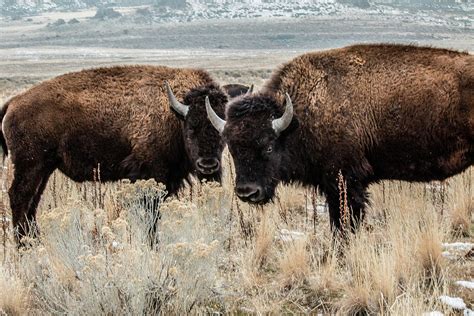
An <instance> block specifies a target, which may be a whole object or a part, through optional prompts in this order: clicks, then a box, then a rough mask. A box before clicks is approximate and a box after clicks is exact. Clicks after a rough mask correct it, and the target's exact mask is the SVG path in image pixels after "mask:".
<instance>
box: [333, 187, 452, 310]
mask: <svg viewBox="0 0 474 316" xmlns="http://www.w3.org/2000/svg"><path fill="white" fill-rule="evenodd" d="M375 197H377V196H375ZM378 203H379V201H377V200H375V201H374V207H376V206H377V205H378ZM387 205H388V207H389V210H386V211H385V212H384V216H383V217H382V219H380V218H379V221H378V222H377V223H375V224H372V225H373V226H372V227H371V231H367V230H364V229H362V230H361V231H359V232H358V233H357V234H356V235H355V236H353V238H352V239H351V241H350V243H349V245H348V248H347V249H346V252H345V261H346V264H347V268H348V272H349V273H350V276H351V281H350V282H349V284H348V286H347V287H345V288H344V293H345V295H344V297H343V298H342V299H341V301H340V307H341V310H342V311H343V312H345V313H382V314H385V313H389V312H390V309H391V306H393V304H396V302H397V299H398V297H399V296H400V295H403V296H408V297H411V299H412V300H420V301H424V300H425V299H424V295H427V296H431V295H432V294H433V293H434V292H437V291H438V289H442V288H444V286H445V284H444V283H443V282H444V275H443V273H444V272H443V271H444V260H443V258H442V256H441V253H442V248H441V247H442V246H441V243H442V240H443V238H444V237H445V235H446V227H445V226H443V225H442V224H441V222H440V219H439V216H438V214H437V213H436V212H435V211H434V210H433V209H431V208H427V207H426V205H425V204H424V203H420V201H419V200H418V199H407V200H405V199H400V196H388V197H386V199H385V203H384V206H385V207H387ZM397 208H398V209H397ZM420 289H422V290H421V291H420ZM425 306H426V305H425Z"/></svg>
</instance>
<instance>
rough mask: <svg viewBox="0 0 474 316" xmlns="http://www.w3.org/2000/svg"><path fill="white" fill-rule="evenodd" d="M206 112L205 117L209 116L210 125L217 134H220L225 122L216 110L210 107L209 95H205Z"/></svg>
mask: <svg viewBox="0 0 474 316" xmlns="http://www.w3.org/2000/svg"><path fill="white" fill-rule="evenodd" d="M206 112H207V117H208V118H209V121H211V123H212V126H214V128H215V129H217V131H218V132H219V134H222V132H223V131H224V127H225V123H226V121H224V120H223V119H221V118H220V117H219V116H218V115H217V114H216V112H214V110H213V109H212V107H211V103H210V102H209V97H206Z"/></svg>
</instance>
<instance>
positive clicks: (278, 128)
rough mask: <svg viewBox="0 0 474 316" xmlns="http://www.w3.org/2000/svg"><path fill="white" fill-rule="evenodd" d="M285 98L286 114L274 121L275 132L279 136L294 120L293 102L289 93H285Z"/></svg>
mask: <svg viewBox="0 0 474 316" xmlns="http://www.w3.org/2000/svg"><path fill="white" fill-rule="evenodd" d="M285 98H286V106H285V113H283V115H282V117H280V118H278V119H274V120H273V121H272V127H273V130H274V131H275V133H276V134H277V135H280V133H281V132H283V131H284V130H285V129H286V128H287V127H288V126H290V123H291V120H292V119H293V103H292V102H291V98H290V96H289V95H288V93H285Z"/></svg>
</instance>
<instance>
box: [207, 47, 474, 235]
mask: <svg viewBox="0 0 474 316" xmlns="http://www.w3.org/2000/svg"><path fill="white" fill-rule="evenodd" d="M286 92H288V93H289V95H290V98H291V100H292V101H293V104H294V115H292V116H291V123H290V124H289V125H288V126H287V127H286V128H283V130H281V129H280V130H277V129H275V121H276V120H277V119H278V118H281V119H282V118H283V117H285V116H286V114H285V115H283V113H284V111H283V107H284V103H285V100H284V96H285V93H286ZM286 104H288V101H287V102H286ZM287 108H288V107H287ZM207 110H208V117H209V118H210V119H211V122H212V123H213V125H214V126H215V127H216V128H217V129H218V130H220V131H221V133H222V136H223V138H224V140H225V142H226V143H227V144H228V146H229V151H230V153H231V155H232V157H233V160H234V164H235V168H236V187H235V191H236V193H237V195H238V196H239V197H240V198H241V199H242V200H244V201H247V202H251V203H266V202H268V201H270V200H271V199H272V198H273V196H274V192H275V187H276V185H277V184H278V183H279V182H284V183H287V182H293V181H296V182H300V183H302V184H303V185H310V186H317V187H319V189H320V190H321V192H322V193H323V194H325V196H326V198H327V203H328V205H329V213H330V214H329V215H330V221H331V227H332V228H333V229H334V231H341V228H342V225H343V224H344V223H343V219H342V217H341V213H342V212H343V211H344V209H346V208H343V210H341V209H340V205H341V200H340V196H341V192H340V191H341V189H342V190H346V192H345V193H342V195H344V194H347V201H346V202H347V204H348V209H349V212H350V216H349V218H350V226H351V229H352V230H354V229H355V228H356V227H357V226H358V224H359V223H360V222H361V221H362V219H363V217H364V208H365V206H366V204H367V203H368V194H367V187H368V186H369V185H370V184H371V183H377V182H379V181H381V180H386V179H388V180H405V181H413V182H415V181H419V182H424V181H431V180H443V179H446V178H447V177H450V176H453V175H455V174H458V173H459V172H461V171H463V170H465V169H466V168H468V167H469V166H471V165H472V164H473V163H474V57H473V56H471V55H469V54H466V53H460V52H455V51H449V50H442V49H434V48H424V47H414V46H403V45H358V46H351V47H347V48H343V49H335V50H330V51H326V52H319V53H310V54H306V55H302V56H300V57H297V58H296V59H294V60H293V61H291V62H289V63H288V64H286V65H284V66H283V67H282V68H281V69H280V70H278V71H277V72H276V73H275V74H274V75H273V77H272V78H271V80H270V81H269V82H268V84H267V85H266V86H265V88H264V89H263V91H262V92H261V93H260V94H256V95H253V96H246V97H244V98H241V99H237V100H235V101H234V102H231V103H230V104H229V105H228V106H227V111H226V121H222V122H219V118H218V117H217V116H216V115H215V113H213V110H212V108H211V107H207ZM286 113H289V112H287V111H286ZM288 117H289V116H288ZM344 187H345V189H344Z"/></svg>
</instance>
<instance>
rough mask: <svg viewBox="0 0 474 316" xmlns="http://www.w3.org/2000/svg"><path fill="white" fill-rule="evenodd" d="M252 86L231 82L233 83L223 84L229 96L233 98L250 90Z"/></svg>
mask: <svg viewBox="0 0 474 316" xmlns="http://www.w3.org/2000/svg"><path fill="white" fill-rule="evenodd" d="M249 88H250V87H248V86H244V85H241V84H238V83H231V84H226V85H225V86H222V89H224V90H225V91H226V92H227V94H228V95H229V97H231V98H236V97H238V96H241V95H243V94H245V93H247V91H248V90H249Z"/></svg>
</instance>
